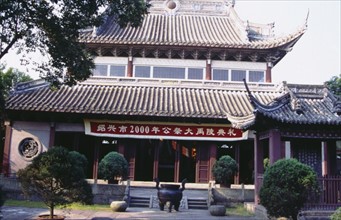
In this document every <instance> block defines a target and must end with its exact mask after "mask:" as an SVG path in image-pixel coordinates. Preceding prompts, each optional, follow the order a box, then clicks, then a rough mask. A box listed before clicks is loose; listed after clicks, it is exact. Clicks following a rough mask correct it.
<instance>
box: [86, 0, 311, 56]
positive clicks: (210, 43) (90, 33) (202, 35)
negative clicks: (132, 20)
mask: <svg viewBox="0 0 341 220" xmlns="http://www.w3.org/2000/svg"><path fill="white" fill-rule="evenodd" d="M150 3H151V5H152V7H151V8H150V11H149V14H148V15H146V16H145V19H144V20H143V23H142V24H141V26H139V27H137V28H133V27H131V26H127V27H124V28H122V27H120V26H119V25H118V24H117V23H116V22H115V18H113V17H109V18H107V21H106V22H105V24H104V25H103V26H101V27H98V28H93V29H92V28H91V29H88V30H83V31H82V33H81V36H80V41H81V42H84V43H87V44H88V45H89V44H100V45H102V46H103V45H108V44H110V45H131V46H135V47H138V46H143V47H146V46H164V47H167V46H172V47H184V46H185V47H196V48H205V49H208V48H220V49H224V48H225V49H238V50H265V49H273V48H276V49H280V50H282V51H290V50H291V48H292V47H293V45H294V44H295V43H296V42H297V40H298V39H299V38H300V37H301V36H302V35H303V34H304V32H305V31H306V24H304V25H303V26H302V28H299V29H298V30H297V31H296V32H294V33H292V34H289V35H287V36H282V37H276V36H274V30H273V28H274V23H271V24H257V23H252V22H248V21H243V20H241V19H240V18H239V17H238V15H237V13H236V11H235V9H234V1H226V0H213V1H204V0H192V1H187V0H163V1H150ZM282 56H284V55H282Z"/></svg>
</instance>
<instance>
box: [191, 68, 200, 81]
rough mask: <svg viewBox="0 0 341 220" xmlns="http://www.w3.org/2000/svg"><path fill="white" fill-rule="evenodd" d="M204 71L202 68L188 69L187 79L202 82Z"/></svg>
mask: <svg viewBox="0 0 341 220" xmlns="http://www.w3.org/2000/svg"><path fill="white" fill-rule="evenodd" d="M203 73H204V69H202V68H188V76H187V78H188V79H198V80H202V79H203V76H204V74H203Z"/></svg>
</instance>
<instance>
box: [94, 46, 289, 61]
mask: <svg viewBox="0 0 341 220" xmlns="http://www.w3.org/2000/svg"><path fill="white" fill-rule="evenodd" d="M87 49H88V51H89V52H90V53H91V54H93V55H94V56H114V57H128V56H130V57H143V58H147V57H148V58H169V59H194V60H202V59H212V60H223V61H224V60H232V61H250V62H271V63H273V64H276V63H277V62H278V61H279V60H280V59H282V57H283V56H284V55H285V54H286V53H287V52H286V51H284V50H283V49H282V48H274V49H266V50H264V49H263V50H256V49H239V48H231V49H226V48H205V47H203V48H198V47H174V46H159V47H157V46H140V45H136V46H132V45H105V44H89V45H87Z"/></svg>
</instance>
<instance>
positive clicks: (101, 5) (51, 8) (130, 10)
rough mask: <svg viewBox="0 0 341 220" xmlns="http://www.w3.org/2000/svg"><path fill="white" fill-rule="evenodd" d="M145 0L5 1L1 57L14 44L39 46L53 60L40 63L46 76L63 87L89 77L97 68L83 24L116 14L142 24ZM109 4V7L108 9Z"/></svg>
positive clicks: (0, 10)
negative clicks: (84, 40)
mask: <svg viewBox="0 0 341 220" xmlns="http://www.w3.org/2000/svg"><path fill="white" fill-rule="evenodd" d="M148 7H149V4H148V3H147V1H144V0H124V1H122V0H87V1H84V0H83V1H79V0H74V1H70V0H51V1H35V0H33V1H28V0H16V1H13V0H1V1H0V14H1V16H0V25H1V29H0V30H1V31H0V39H1V40H0V49H1V51H0V60H1V58H2V57H4V55H5V54H7V53H8V51H9V50H10V49H11V48H18V52H34V51H39V52H41V53H42V54H43V55H45V56H46V57H48V58H49V60H48V61H47V62H45V63H43V64H41V65H38V66H37V70H38V71H39V72H40V73H41V74H42V75H43V78H45V79H47V80H48V81H50V82H51V83H52V86H53V85H55V86H59V84H60V79H62V75H63V73H64V72H65V70H66V71H67V76H68V77H66V78H64V82H65V83H66V84H69V85H72V84H75V83H76V81H79V80H85V79H86V78H88V77H89V76H90V75H91V69H92V68H93V67H94V64H93V60H92V57H91V56H90V55H89V54H88V53H87V52H86V50H85V47H84V45H83V44H81V43H79V42H78V37H79V33H80V31H81V30H82V29H85V28H89V27H94V26H99V25H101V24H102V23H103V22H104V21H105V18H106V17H108V16H114V17H115V18H116V20H117V22H118V24H120V25H121V26H126V25H131V26H133V27H136V26H138V25H139V24H140V23H141V22H142V20H143V16H144V15H145V14H146V13H147V10H148ZM104 9H106V10H104Z"/></svg>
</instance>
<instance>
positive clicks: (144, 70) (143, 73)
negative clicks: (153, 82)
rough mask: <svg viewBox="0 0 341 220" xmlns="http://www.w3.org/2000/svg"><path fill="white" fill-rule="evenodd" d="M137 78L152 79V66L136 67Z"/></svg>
mask: <svg viewBox="0 0 341 220" xmlns="http://www.w3.org/2000/svg"><path fill="white" fill-rule="evenodd" d="M134 74H135V75H134V76H135V77H144V78H150V66H135V73H134Z"/></svg>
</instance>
